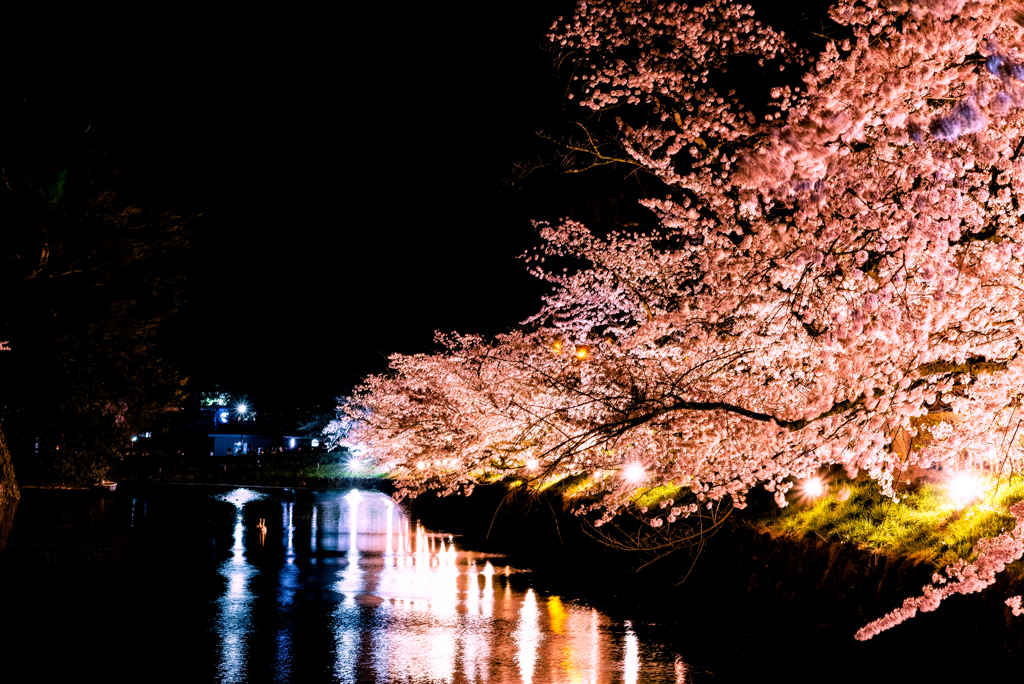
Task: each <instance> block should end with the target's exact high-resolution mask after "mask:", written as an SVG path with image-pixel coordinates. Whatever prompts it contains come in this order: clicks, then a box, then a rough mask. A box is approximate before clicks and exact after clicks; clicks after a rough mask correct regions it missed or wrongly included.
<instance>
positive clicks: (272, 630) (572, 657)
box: [0, 489, 691, 684]
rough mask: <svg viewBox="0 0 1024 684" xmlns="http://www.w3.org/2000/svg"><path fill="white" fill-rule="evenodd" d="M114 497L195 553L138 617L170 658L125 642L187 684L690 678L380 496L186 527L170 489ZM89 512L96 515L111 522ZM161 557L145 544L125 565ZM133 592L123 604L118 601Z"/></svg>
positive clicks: (628, 631)
mask: <svg viewBox="0 0 1024 684" xmlns="http://www.w3.org/2000/svg"><path fill="white" fill-rule="evenodd" d="M121 503H122V505H121V506H120V507H118V508H117V513H116V514H115V513H114V512H113V511H111V510H110V509H111V505H110V504H104V506H106V509H105V510H107V511H108V512H109V513H110V517H111V518H112V519H113V521H111V520H107V521H106V523H107V524H109V525H112V526H113V527H118V526H119V525H120V526H124V523H127V525H126V526H127V527H129V528H130V530H132V531H134V532H135V533H136V534H137V535H140V536H142V537H143V538H144V539H145V540H146V544H144V545H143V546H144V547H148V546H149V545H151V544H152V543H153V542H154V541H156V540H157V539H159V537H161V536H164V535H175V534H181V535H188V537H189V538H188V539H179V540H176V541H177V542H178V544H179V548H180V553H181V554H190V555H185V556H181V555H175V556H174V558H173V561H171V560H170V559H166V560H162V561H160V564H159V565H160V568H159V573H160V575H161V576H162V577H163V578H164V579H162V580H160V582H161V583H163V584H165V585H169V586H171V587H173V585H174V584H176V582H175V580H174V579H173V577H175V576H176V575H177V576H180V578H181V580H180V581H181V585H180V586H178V587H173V588H174V589H175V591H174V598H173V600H171V601H170V602H169V604H168V605H166V606H162V607H161V606H155V605H148V604H149V603H151V601H149V600H148V599H147V597H145V596H143V597H138V598H140V600H141V603H139V604H137V607H138V608H139V612H138V613H137V614H135V615H134V616H133V617H134V619H135V620H136V621H137V623H138V626H139V628H140V629H148V625H150V624H152V623H154V622H159V627H158V628H157V630H156V631H155V633H154V634H153V637H154V639H164V640H165V641H167V642H169V650H170V652H168V653H162V652H161V650H160V648H159V647H158V646H154V645H152V644H151V643H150V642H149V641H146V640H145V639H144V637H141V636H138V635H133V634H125V635H124V636H123V637H122V638H121V641H122V642H124V643H135V641H136V640H137V641H138V645H137V646H136V648H141V649H146V648H152V649H153V653H154V654H155V655H156V657H157V658H160V657H165V658H171V659H181V661H180V662H172V663H168V665H169V666H170V667H171V668H172V670H173V672H176V673H179V674H185V673H187V674H188V675H189V677H190V681H219V682H225V683H233V682H248V681H280V682H289V681H339V682H374V681H379V682H415V683H421V682H424V683H425V682H449V683H453V684H454V683H457V682H473V683H475V682H494V683H499V684H504V683H506V682H508V683H514V682H523V683H525V684H534V683H536V684H541V683H546V682H553V683H559V684H560V683H563V682H580V683H588V684H591V683H598V682H601V683H603V682H625V683H627V684H636V683H639V682H684V681H690V680H691V676H690V673H688V672H687V669H686V666H685V665H684V663H683V661H682V660H681V659H680V658H679V657H678V656H677V655H676V654H675V653H673V652H672V650H671V649H668V648H666V647H664V646H663V645H661V644H658V643H653V642H650V643H648V642H645V641H644V640H643V639H642V638H641V636H640V635H639V634H638V633H637V632H636V631H635V630H634V628H633V626H632V625H631V624H630V623H629V622H628V621H618V620H615V619H612V618H610V617H609V616H607V615H605V614H602V613H601V612H599V611H597V610H596V609H594V608H592V607H590V606H587V605H585V604H582V603H579V602H576V601H571V600H567V599H565V598H562V597H559V596H556V595H552V594H548V593H545V592H544V591H543V587H540V586H537V587H534V586H531V585H530V582H529V580H528V578H527V577H526V576H523V575H517V571H516V570H515V569H513V568H511V567H509V566H508V565H507V564H506V563H505V561H504V559H503V558H502V557H499V556H493V555H491V556H489V555H485V554H480V553H475V552H473V551H467V550H462V549H460V548H458V540H453V539H452V538H451V537H449V536H447V535H443V534H438V533H435V532H431V531H429V530H426V529H424V528H423V527H421V526H420V525H419V524H417V523H416V522H415V521H413V520H410V519H409V518H408V517H407V516H406V515H405V513H404V511H403V510H402V509H401V508H400V507H398V506H395V505H394V504H393V503H392V501H391V500H390V499H389V498H388V497H387V496H385V495H382V494H378V493H372V492H355V491H353V492H349V493H344V492H329V493H318V494H310V493H301V492H300V493H299V494H298V495H294V494H291V493H285V492H270V493H264V492H254V491H252V490H247V489H236V490H233V491H230V492H225V493H222V494H218V495H210V496H207V497H205V498H197V497H194V496H193V497H192V498H191V499H188V500H185V501H181V502H178V503H179V504H180V508H179V509H178V510H179V517H178V522H177V523H174V522H173V521H174V520H175V515H174V512H173V511H174V510H175V507H174V503H175V502H174V497H173V496H165V497H164V498H163V499H161V500H160V501H159V502H154V503H157V505H156V506H153V508H159V513H157V511H150V512H148V513H147V506H149V502H148V501H147V500H145V499H140V498H136V499H133V500H132V502H131V510H130V511H127V510H124V509H125V508H126V507H127V505H128V504H127V502H121ZM87 504H88V502H86V503H83V506H84V505H87ZM30 505H31V504H30ZM88 505H90V506H92V508H91V509H90V513H89V516H90V524H93V523H99V524H101V525H103V524H105V523H104V521H103V520H96V517H97V516H98V517H99V518H103V517H104V513H103V511H100V512H98V513H97V512H96V510H95V506H96V504H95V503H93V504H88ZM29 518H30V520H33V521H35V522H37V523H39V522H40V521H41V520H42V521H45V515H43V518H42V519H39V520H37V519H35V518H34V517H33V516H29ZM151 518H154V520H150V519H151ZM20 522H21V521H20V520H19V521H18V523H17V524H16V525H15V531H17V528H18V524H20ZM51 523H52V521H51ZM29 524H31V522H27V523H26V525H29ZM108 531H109V530H108ZM137 543H138V539H136V540H135V544H136V545H137ZM204 547H205V549H204ZM211 550H212V553H211ZM204 551H205V553H204ZM11 556H12V553H11V552H8V558H7V559H5V558H4V557H0V560H4V561H7V560H8V559H9V558H10V557H11ZM13 557H14V558H15V559H16V560H20V562H23V563H30V561H31V559H30V558H29V557H27V556H25V555H24V554H23V553H22V555H21V556H19V552H14V553H13ZM206 558H209V559H210V560H212V561H213V565H212V566H211V565H209V564H208V563H206V561H205V559H206ZM190 559H191V560H190ZM8 562H9V561H8ZM82 562H85V561H82ZM153 562H154V561H153V558H152V556H151V555H148V554H145V553H140V552H139V551H138V550H137V549H136V551H135V552H134V555H133V554H129V558H128V559H127V560H126V563H127V566H126V569H127V571H128V572H141V571H144V570H145V568H146V567H152V566H153ZM133 564H137V565H138V566H139V567H135V565H133ZM203 568H206V570H205V571H204V570H203ZM0 569H2V563H0ZM211 570H212V573H211V572H210V571H211ZM211 575H212V577H210V576H211ZM204 576H206V577H210V578H209V579H204ZM140 584H143V585H145V582H144V581H143V582H140ZM158 590H159V587H153V588H151V591H154V592H156V591H158ZM107 591H108V593H109V592H110V591H117V590H107ZM123 591H125V592H126V593H127V592H130V591H134V590H131V589H127V588H126V589H123ZM116 601H120V602H121V603H117V602H116ZM127 601H128V598H127V597H125V596H122V597H118V598H117V599H115V602H112V603H111V608H110V609H111V610H117V609H123V608H124V607H125V605H124V603H126V602H127ZM168 621H170V622H168ZM118 624H120V623H118ZM112 631H116V627H114V628H112ZM182 631H184V632H187V633H186V634H182V633H180V632H182ZM162 635H163V636H162ZM111 648H112V650H114V649H116V648H117V643H116V641H115V643H113V644H111ZM140 659H141V656H139V657H138V658H137V659H136V660H140ZM114 662H115V663H116V660H115V661H114ZM28 672H29V671H27V670H25V671H23V673H22V674H23V675H25V679H31V678H30V677H28V676H27V674H28ZM169 677H170V675H169ZM157 678H158V677H157ZM157 678H154V679H157ZM145 679H146V677H142V679H140V680H139V681H142V680H145Z"/></svg>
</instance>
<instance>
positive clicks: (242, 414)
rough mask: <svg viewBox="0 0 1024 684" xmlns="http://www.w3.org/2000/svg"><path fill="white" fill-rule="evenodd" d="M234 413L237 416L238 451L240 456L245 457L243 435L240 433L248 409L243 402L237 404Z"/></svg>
mask: <svg viewBox="0 0 1024 684" xmlns="http://www.w3.org/2000/svg"><path fill="white" fill-rule="evenodd" d="M235 412H236V413H237V414H238V432H239V435H238V441H239V446H238V450H239V453H240V454H241V455H242V456H245V433H244V432H243V431H242V423H243V422H244V421H245V414H246V413H248V412H249V407H248V406H246V405H245V402H244V401H242V402H239V404H238V406H236V407H235Z"/></svg>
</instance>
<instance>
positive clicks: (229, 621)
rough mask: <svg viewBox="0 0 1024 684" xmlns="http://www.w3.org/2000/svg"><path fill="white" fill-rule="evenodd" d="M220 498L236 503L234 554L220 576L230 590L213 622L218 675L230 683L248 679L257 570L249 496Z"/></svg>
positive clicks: (223, 680) (219, 605) (220, 678)
mask: <svg viewBox="0 0 1024 684" xmlns="http://www.w3.org/2000/svg"><path fill="white" fill-rule="evenodd" d="M236 491H239V490H236ZM232 493H234V492H232ZM218 498H219V499H220V500H222V501H230V502H231V503H233V504H234V505H235V507H236V511H235V527H234V534H233V537H234V544H233V545H232V547H231V558H229V559H228V560H226V561H224V563H223V564H222V565H221V567H220V574H221V576H222V577H224V579H225V580H227V590H226V591H225V593H224V594H223V595H222V596H221V597H220V599H218V601H217V617H216V619H215V622H214V625H215V627H214V629H215V631H216V632H217V636H218V637H219V639H220V663H219V664H218V679H219V681H221V682H227V683H231V682H242V681H245V679H246V672H245V665H246V655H247V653H246V636H247V635H248V633H249V632H250V631H251V626H250V617H249V613H250V608H251V605H250V604H251V602H252V594H251V592H250V591H249V580H250V579H251V578H252V576H253V575H254V574H255V572H256V571H255V569H254V568H253V567H252V566H251V565H249V563H248V562H247V561H246V559H245V524H244V522H243V517H242V508H243V506H244V505H245V502H246V500H247V499H246V498H245V497H244V496H241V497H236V498H235V499H234V500H231V499H228V498H227V497H224V498H221V497H218Z"/></svg>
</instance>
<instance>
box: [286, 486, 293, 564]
mask: <svg viewBox="0 0 1024 684" xmlns="http://www.w3.org/2000/svg"><path fill="white" fill-rule="evenodd" d="M287 516H288V517H287V520H286V521H285V522H286V523H287V525H288V554H287V559H288V562H289V563H294V562H295V525H294V524H293V523H294V520H295V502H294V501H289V502H288V512H287Z"/></svg>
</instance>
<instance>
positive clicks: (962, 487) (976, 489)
mask: <svg viewBox="0 0 1024 684" xmlns="http://www.w3.org/2000/svg"><path fill="white" fill-rule="evenodd" d="M947 487H948V491H949V496H950V497H952V499H953V502H954V504H956V507H957V508H963V507H964V506H966V505H968V504H970V503H971V502H972V501H974V500H975V499H978V498H980V497H981V495H982V492H983V485H982V482H981V479H980V478H979V477H978V476H977V475H975V474H974V473H956V474H955V475H953V477H951V478H950V480H949V485H947Z"/></svg>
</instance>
